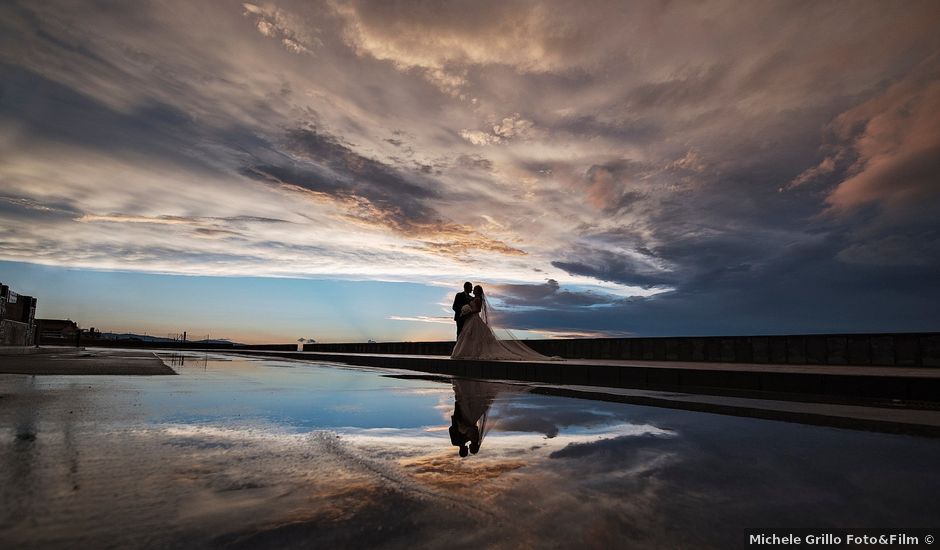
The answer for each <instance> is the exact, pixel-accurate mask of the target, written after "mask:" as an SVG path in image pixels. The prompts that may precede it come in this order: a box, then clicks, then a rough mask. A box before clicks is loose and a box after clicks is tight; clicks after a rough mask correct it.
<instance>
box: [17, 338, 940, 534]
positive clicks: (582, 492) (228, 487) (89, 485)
mask: <svg viewBox="0 0 940 550" xmlns="http://www.w3.org/2000/svg"><path fill="white" fill-rule="evenodd" d="M165 357H166V359H167V361H168V362H169V363H170V365H172V366H173V369H174V370H175V371H176V372H178V373H179V374H180V376H154V377H146V376H111V375H105V376H42V377H40V376H26V375H15V374H10V375H0V547H2V548H19V547H39V548H74V547H89V548H99V547H153V548H156V547H159V548H183V547H185V548H193V547H196V548H204V547H235V548H242V547H244V548H259V547H260V548H274V547H276V548H281V547H297V548H301V547H302V548H307V547H317V548H327V547H347V548H363V547H380V548H483V547H487V548H488V547H495V548H519V547H530V548H542V547H556V548H558V547H560V548H567V547H570V548H618V547H643V548H736V547H742V546H744V545H745V541H746V539H745V531H744V530H745V528H748V527H814V528H819V529H825V528H836V527H893V528H905V527H936V526H937V520H936V514H935V512H934V510H935V503H936V495H937V494H938V491H940V470H938V469H937V467H936V464H938V461H940V439H936V438H931V437H920V436H912V435H902V434H886V433H877V432H871V431H861V430H850V429H842V428H835V427H825V426H813V425H806V424H802V423H798V422H783V421H774V420H766V419H759V418H752V417H743V416H734V415H730V414H712V413H708V412H701V411H689V410H679V409H673V408H667V407H661V406H645V405H638V404H632V403H619V402H608V401H603V400H594V399H583V398H572V397H566V396H561V395H548V394H544V393H540V391H536V390H539V388H538V387H535V386H533V385H530V384H525V383H517V384H505V383H503V384H500V383H490V382H483V381H478V380H472V379H465V378H449V377H436V378H433V379H428V378H415V377H413V375H409V374H408V373H403V372H401V371H398V372H395V371H389V370H386V369H361V368H345V367H341V366H328V365H317V364H313V363H309V362H301V361H290V360H285V359H276V358H246V357H236V356H226V355H205V354H201V355H200V354H186V355H178V354H177V355H166V356H165ZM403 375H404V376H403ZM595 391H596V388H595ZM458 398H459V399H460V400H461V401H462V402H463V403H465V406H466V409H467V410H469V411H471V414H472V415H478V417H477V424H478V426H479V428H480V430H481V432H482V433H483V434H484V437H483V440H482V444H481V446H480V449H479V452H478V453H477V454H475V455H470V456H468V457H466V458H461V457H460V456H458V453H457V448H456V447H455V446H453V445H452V444H451V439H450V437H449V434H448V427H449V426H450V425H451V416H452V415H453V414H454V412H455V400H456V399H458ZM658 398H659V399H663V400H666V399H668V398H670V396H669V395H666V394H662V395H659V396H658ZM672 398H673V399H679V398H684V399H693V397H689V396H686V397H682V396H679V395H676V396H673V397H672ZM709 399H719V398H717V397H710V398H709ZM786 406H787V407H800V406H802V405H800V404H795V403H788V404H786ZM857 414H862V413H861V412H857Z"/></svg>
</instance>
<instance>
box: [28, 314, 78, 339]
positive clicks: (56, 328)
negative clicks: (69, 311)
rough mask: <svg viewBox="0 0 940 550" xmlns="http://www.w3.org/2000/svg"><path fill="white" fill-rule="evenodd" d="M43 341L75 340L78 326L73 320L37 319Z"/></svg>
mask: <svg viewBox="0 0 940 550" xmlns="http://www.w3.org/2000/svg"><path fill="white" fill-rule="evenodd" d="M36 323H37V324H38V329H39V339H40V340H41V341H50V340H63V339H64V340H69V341H72V340H75V334H76V333H77V332H78V331H79V328H78V324H77V323H76V322H75V321H73V320H71V319H36Z"/></svg>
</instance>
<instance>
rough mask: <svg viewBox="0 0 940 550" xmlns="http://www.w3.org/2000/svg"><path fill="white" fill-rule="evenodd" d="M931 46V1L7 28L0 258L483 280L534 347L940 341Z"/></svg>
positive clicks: (91, 16)
mask: <svg viewBox="0 0 940 550" xmlns="http://www.w3.org/2000/svg"><path fill="white" fill-rule="evenodd" d="M938 23H940V7H938V4H937V3H936V2H931V1H924V2H916V1H914V2H905V3H903V4H890V3H884V2H874V1H858V2H849V1H845V2H835V3H816V4H800V5H795V4H793V3H792V2H761V3H741V2H724V1H712V2H698V3H692V2H672V3H630V4H623V3H617V2H586V3H585V2H570V1H567V0H557V1H553V2H542V3H531V2H523V1H519V2H517V1H501V2H482V3H481V2H474V3H470V2H451V3H445V4H442V5H436V6H434V7H433V9H432V8H430V7H428V6H427V5H425V4H423V3H408V2H384V1H366V0H349V1H347V0H332V1H330V2H325V3H310V2H300V1H293V0H276V1H272V2H257V3H254V2H250V3H244V2H236V1H222V2H214V3H210V4H205V3H192V2H182V1H180V2H176V1H173V2H149V1H145V2H138V3H135V4H134V5H133V6H131V5H120V4H117V5H107V6H105V5H103V4H100V3H96V2H87V3H80V4H76V3H74V2H57V1H51V2H41V3H36V2H7V3H4V4H3V6H2V7H0V186H2V188H0V260H12V261H20V262H33V263H43V264H50V265H63V266H69V267H75V268H89V269H119V270H135V271H144V272H159V273H173V274H201V275H251V276H276V277H329V278H338V279H370V280H383V281H386V280H387V281H406V282H419V283H425V284H433V285H437V284H439V282H440V281H461V280H464V279H471V280H474V281H480V282H484V283H485V284H487V285H488V289H489V291H490V293H491V295H492V296H493V298H494V305H495V306H498V308H499V311H500V317H499V318H500V320H501V322H503V323H506V324H507V326H511V327H512V328H519V329H526V330H532V331H541V333H542V334H553V335H557V334H573V333H578V334H599V333H601V334H619V333H624V332H629V333H641V334H661V333H667V334H674V333H713V332H721V331H746V332H779V331H789V330H797V331H815V330H835V329H838V330H876V329H877V330H888V329H893V330H908V329H911V330H914V329H930V328H933V329H937V328H940V327H938V326H937V324H936V323H937V318H936V315H935V313H934V311H933V309H932V308H931V307H930V306H929V304H932V303H936V301H937V300H938V299H940V289H938V285H937V283H936V282H935V281H937V280H940V277H937V273H938V269H940V224H938V221H937V218H936V215H935V214H934V213H933V210H934V209H933V208H932V205H933V204H934V203H935V202H937V200H938V199H940V184H938V182H940V164H938V161H937V159H938V158H940V131H938V128H940V99H938V98H940V76H938V75H940V36H938V35H937V33H936V32H935V31H936V27H937V24H938ZM449 284H450V283H449ZM862 302H864V303H865V304H866V307H862V305H861V303H862ZM439 309H443V311H440V310H439ZM446 311H447V307H446V305H445V306H444V307H443V308H441V307H440V306H439V305H433V306H432V307H431V309H430V310H429V311H426V312H424V315H412V314H409V315H402V316H399V318H400V319H410V320H411V321H402V322H417V323H422V324H424V325H427V323H424V322H423V321H430V322H431V323H432V324H433V323H434V322H435V321H434V320H435V319H437V318H439V317H441V315H442V314H446ZM442 330H443V327H442Z"/></svg>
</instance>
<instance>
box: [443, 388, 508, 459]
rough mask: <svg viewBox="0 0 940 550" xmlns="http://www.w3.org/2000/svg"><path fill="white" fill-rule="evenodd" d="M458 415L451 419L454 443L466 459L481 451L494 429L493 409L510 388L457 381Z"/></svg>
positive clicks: (455, 409)
mask: <svg viewBox="0 0 940 550" xmlns="http://www.w3.org/2000/svg"><path fill="white" fill-rule="evenodd" d="M453 384H454V398H455V403H454V414H453V415H451V417H450V429H449V430H448V431H449V432H450V442H451V444H453V445H454V446H455V447H457V448H458V451H457V452H458V454H459V455H460V456H461V457H465V456H467V455H469V454H477V453H478V452H480V446H481V445H482V444H483V439H484V438H485V437H486V434H487V432H488V431H489V430H490V429H491V428H492V427H493V422H492V421H491V419H490V418H489V416H490V407H491V406H492V405H493V401H494V400H495V399H496V396H497V395H498V394H499V393H502V392H503V391H506V388H504V387H501V386H499V385H496V384H492V383H489V382H481V381H479V380H465V379H454V381H453Z"/></svg>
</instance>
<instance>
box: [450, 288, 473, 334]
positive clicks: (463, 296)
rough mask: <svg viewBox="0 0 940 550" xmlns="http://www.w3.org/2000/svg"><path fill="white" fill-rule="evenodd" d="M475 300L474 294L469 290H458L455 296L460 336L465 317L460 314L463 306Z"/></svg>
mask: <svg viewBox="0 0 940 550" xmlns="http://www.w3.org/2000/svg"><path fill="white" fill-rule="evenodd" d="M471 300H473V296H471V295H470V293H469V292H458V293H457V295H456V296H454V321H456V322H457V336H458V337H459V336H460V330H461V329H462V328H463V322H464V320H465V317H461V316H460V310H461V308H463V306H465V305H467V304H469V303H470V301H471Z"/></svg>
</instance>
